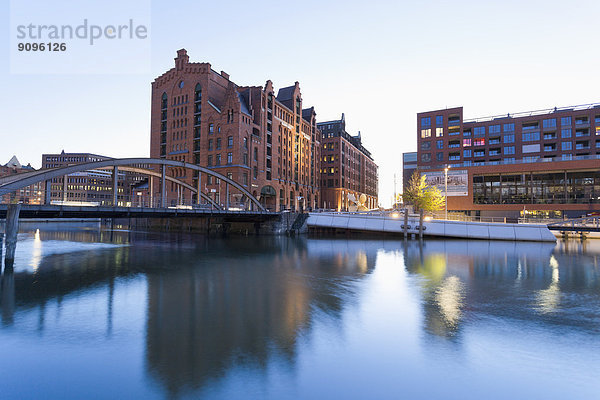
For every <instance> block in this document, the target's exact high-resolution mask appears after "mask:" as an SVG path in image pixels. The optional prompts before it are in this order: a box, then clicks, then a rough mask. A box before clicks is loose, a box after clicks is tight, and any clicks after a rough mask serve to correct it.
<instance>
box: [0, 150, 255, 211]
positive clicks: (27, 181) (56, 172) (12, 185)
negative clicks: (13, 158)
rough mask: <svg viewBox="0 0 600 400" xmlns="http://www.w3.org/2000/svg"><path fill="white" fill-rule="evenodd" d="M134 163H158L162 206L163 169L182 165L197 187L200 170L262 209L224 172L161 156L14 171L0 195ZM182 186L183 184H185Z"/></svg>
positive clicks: (1, 182)
mask: <svg viewBox="0 0 600 400" xmlns="http://www.w3.org/2000/svg"><path fill="white" fill-rule="evenodd" d="M136 165H158V166H161V173H160V174H159V173H157V172H156V174H159V175H160V178H161V181H162V182H163V184H162V185H161V201H162V203H163V204H162V206H163V207H164V206H166V203H165V199H166V185H165V184H164V182H166V181H167V180H170V179H169V177H168V176H167V174H166V168H167V167H178V168H186V169H191V170H194V171H199V175H198V177H199V179H198V186H200V182H201V179H200V176H201V174H202V173H203V174H206V175H209V176H213V177H215V178H218V179H220V180H221V181H223V182H225V183H226V184H227V185H231V186H232V187H234V188H236V189H237V190H239V191H240V192H241V193H242V194H243V195H245V196H246V197H247V198H248V199H249V201H250V202H251V203H252V204H253V205H254V206H256V207H257V209H258V210H260V211H266V210H265V208H264V207H263V206H262V204H260V202H259V201H258V199H256V197H255V196H253V195H252V194H251V193H250V192H249V191H248V190H247V189H246V188H244V187H243V186H242V185H240V184H239V183H237V182H235V181H234V180H232V179H229V178H228V177H226V176H225V175H222V174H219V173H218V172H215V171H213V170H211V169H209V168H206V167H201V166H198V165H195V164H190V163H187V162H184V161H175V160H166V159H161V158H112V159H107V160H102V161H94V162H89V163H82V164H75V165H69V166H67V167H60V168H49V169H43V170H37V171H32V172H25V173H22V174H17V175H11V176H7V177H4V178H1V179H0V196H2V195H5V194H8V193H11V192H13V191H15V190H19V189H22V188H25V187H27V186H30V185H32V184H34V183H38V182H43V181H50V180H51V179H54V178H59V177H63V176H65V175H69V174H73V173H76V172H83V171H88V170H93V169H102V168H109V167H113V168H116V169H118V167H121V166H123V167H128V168H136V167H129V166H136ZM137 168H139V167H137ZM123 170H125V168H123ZM141 170H144V171H146V172H141V171H140V173H144V174H146V173H147V171H149V170H146V169H143V168H141ZM149 175H153V174H149ZM173 179H175V178H173ZM178 183H180V184H185V183H184V182H181V181H179V182H178ZM185 185H187V184H185ZM187 186H188V187H190V186H189V185H187ZM199 189H200V188H199V187H198V188H196V189H195V190H193V191H195V192H196V193H198V192H200V193H201V196H202V195H203V193H202V191H201V190H199ZM206 197H208V196H206ZM206 197H204V196H202V198H205V199H206Z"/></svg>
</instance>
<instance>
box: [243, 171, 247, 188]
mask: <svg viewBox="0 0 600 400" xmlns="http://www.w3.org/2000/svg"><path fill="white" fill-rule="evenodd" d="M242 184H243V185H244V186H248V173H247V172H244V173H243V174H242Z"/></svg>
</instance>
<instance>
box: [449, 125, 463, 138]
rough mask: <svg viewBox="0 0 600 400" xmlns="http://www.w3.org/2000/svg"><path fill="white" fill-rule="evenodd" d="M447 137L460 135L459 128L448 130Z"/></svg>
mask: <svg viewBox="0 0 600 400" xmlns="http://www.w3.org/2000/svg"><path fill="white" fill-rule="evenodd" d="M448 135H450V136H454V135H460V128H459V127H457V126H455V127H453V128H448Z"/></svg>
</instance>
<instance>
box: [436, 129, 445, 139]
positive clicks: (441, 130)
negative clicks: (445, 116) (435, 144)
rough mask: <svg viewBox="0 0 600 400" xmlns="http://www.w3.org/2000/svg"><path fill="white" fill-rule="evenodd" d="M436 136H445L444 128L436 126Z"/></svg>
mask: <svg viewBox="0 0 600 400" xmlns="http://www.w3.org/2000/svg"><path fill="white" fill-rule="evenodd" d="M435 136H436V137H442V136H444V128H435Z"/></svg>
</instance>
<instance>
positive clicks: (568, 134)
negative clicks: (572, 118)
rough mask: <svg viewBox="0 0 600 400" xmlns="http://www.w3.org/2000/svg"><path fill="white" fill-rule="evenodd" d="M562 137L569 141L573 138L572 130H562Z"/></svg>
mask: <svg viewBox="0 0 600 400" xmlns="http://www.w3.org/2000/svg"><path fill="white" fill-rule="evenodd" d="M560 137H561V138H563V139H567V138H570V137H571V128H566V129H561V131H560Z"/></svg>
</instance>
